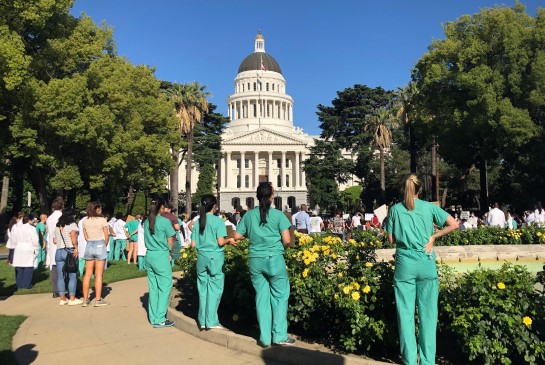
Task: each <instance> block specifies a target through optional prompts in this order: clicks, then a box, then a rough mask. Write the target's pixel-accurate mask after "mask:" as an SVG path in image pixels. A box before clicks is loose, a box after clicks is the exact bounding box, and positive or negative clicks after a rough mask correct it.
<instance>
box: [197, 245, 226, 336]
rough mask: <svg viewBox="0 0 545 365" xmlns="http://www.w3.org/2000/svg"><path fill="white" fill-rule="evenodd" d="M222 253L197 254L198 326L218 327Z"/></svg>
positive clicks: (221, 282)
mask: <svg viewBox="0 0 545 365" xmlns="http://www.w3.org/2000/svg"><path fill="white" fill-rule="evenodd" d="M223 262H224V255H223V251H216V252H199V255H198V257H197V289H198V290H199V316H198V319H199V325H200V326H201V327H206V328H210V327H213V326H218V325H219V324H220V321H219V319H218V308H219V306H220V301H221V296H222V294H223V284H224V282H225V275H224V273H223Z"/></svg>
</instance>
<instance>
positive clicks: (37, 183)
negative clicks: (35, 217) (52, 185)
mask: <svg viewBox="0 0 545 365" xmlns="http://www.w3.org/2000/svg"><path fill="white" fill-rule="evenodd" d="M29 175H30V180H31V183H32V187H33V188H34V190H36V192H37V193H38V201H39V204H40V213H43V214H48V213H49V204H48V201H47V188H46V182H45V174H44V172H43V171H42V170H41V169H38V168H35V169H32V170H31V171H30V172H29Z"/></svg>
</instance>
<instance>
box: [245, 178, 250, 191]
mask: <svg viewBox="0 0 545 365" xmlns="http://www.w3.org/2000/svg"><path fill="white" fill-rule="evenodd" d="M244 187H246V188H249V187H250V175H246V176H244Z"/></svg>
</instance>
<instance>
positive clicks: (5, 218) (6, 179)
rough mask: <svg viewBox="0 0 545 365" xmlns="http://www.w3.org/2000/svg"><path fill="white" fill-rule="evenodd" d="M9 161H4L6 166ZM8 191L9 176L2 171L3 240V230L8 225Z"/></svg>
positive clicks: (0, 220)
mask: <svg viewBox="0 0 545 365" xmlns="http://www.w3.org/2000/svg"><path fill="white" fill-rule="evenodd" d="M8 164H9V161H6V166H7V165H8ZM8 191H9V175H8V171H7V169H6V171H4V177H3V178H2V194H1V195H0V234H1V235H2V236H0V237H2V238H4V229H5V228H6V226H7V224H8V216H7V213H8V212H7V206H8Z"/></svg>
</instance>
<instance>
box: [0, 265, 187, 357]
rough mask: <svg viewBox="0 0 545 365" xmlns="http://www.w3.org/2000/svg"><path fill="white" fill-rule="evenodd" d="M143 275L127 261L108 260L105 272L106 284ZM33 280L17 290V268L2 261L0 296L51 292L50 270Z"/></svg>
mask: <svg viewBox="0 0 545 365" xmlns="http://www.w3.org/2000/svg"><path fill="white" fill-rule="evenodd" d="M176 270H180V268H179V267H177V266H176V265H175V266H174V268H173V271H176ZM143 276H146V271H144V270H138V268H137V266H136V265H134V264H131V265H128V264H127V262H125V261H110V262H108V269H107V270H106V271H105V272H104V285H108V284H110V283H113V282H116V281H121V280H128V279H134V278H139V277H143ZM81 279H82V278H81V277H79V278H78V288H80V289H81ZM32 282H33V284H34V287H33V288H32V289H21V290H17V286H16V285H15V269H14V268H13V267H11V266H10V265H8V263H7V261H5V260H2V261H0V296H8V295H19V294H37V293H50V292H51V284H50V281H49V270H47V269H38V270H35V271H34V277H33V280H32ZM93 285H94V284H93V280H91V288H92V287H93ZM0 363H1V362H0ZM2 364H3V363H2Z"/></svg>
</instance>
